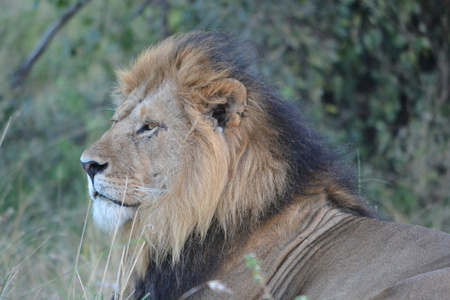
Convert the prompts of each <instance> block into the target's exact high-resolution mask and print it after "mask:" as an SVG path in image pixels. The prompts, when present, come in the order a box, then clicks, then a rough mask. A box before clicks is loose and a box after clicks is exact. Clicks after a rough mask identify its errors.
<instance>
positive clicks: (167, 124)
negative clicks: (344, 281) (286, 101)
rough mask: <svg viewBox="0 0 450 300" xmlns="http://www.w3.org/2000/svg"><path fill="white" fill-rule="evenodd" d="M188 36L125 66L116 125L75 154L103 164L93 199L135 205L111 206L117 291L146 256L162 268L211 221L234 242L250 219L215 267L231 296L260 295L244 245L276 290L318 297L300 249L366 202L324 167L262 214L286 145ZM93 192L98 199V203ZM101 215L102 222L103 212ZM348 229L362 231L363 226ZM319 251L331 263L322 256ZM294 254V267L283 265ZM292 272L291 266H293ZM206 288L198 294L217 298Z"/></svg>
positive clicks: (333, 231)
mask: <svg viewBox="0 0 450 300" xmlns="http://www.w3.org/2000/svg"><path fill="white" fill-rule="evenodd" d="M196 34H198V33H195V34H193V35H189V34H188V35H181V36H177V37H172V38H169V39H167V40H166V41H164V42H162V43H161V44H159V45H157V46H155V47H152V48H149V49H148V50H146V51H144V52H143V53H142V54H141V55H140V56H139V57H138V59H137V60H136V62H135V63H134V64H133V66H131V67H130V68H128V69H125V70H121V71H118V72H117V74H118V80H119V88H118V90H117V92H116V102H117V104H118V108H117V110H116V113H115V114H114V116H113V118H112V120H113V122H114V124H113V126H112V127H111V129H110V130H108V131H107V132H106V133H105V135H104V136H103V137H102V138H101V139H100V140H99V141H97V142H96V143H94V144H93V145H92V146H90V147H89V148H88V149H87V150H86V151H85V152H84V153H83V156H82V158H81V160H82V162H83V163H84V164H87V163H89V162H92V161H93V162H96V163H98V164H99V165H102V166H106V164H108V165H107V167H106V168H104V169H103V170H102V171H101V172H99V174H97V175H95V181H96V183H95V184H94V183H92V184H91V185H92V187H91V186H90V190H91V196H92V197H93V198H94V202H95V201H104V202H105V203H107V204H105V205H109V204H110V202H108V201H109V200H108V199H107V198H110V199H114V200H118V201H121V202H123V203H124V204H136V203H137V204H139V206H137V207H127V208H125V207H124V208H123V209H126V210H127V211H126V213H123V214H121V212H122V211H121V210H120V209H122V208H119V207H116V206H113V208H112V209H116V211H117V215H118V216H119V217H118V218H122V217H126V218H127V221H126V222H125V223H124V225H123V226H121V227H120V228H118V229H119V233H120V236H121V241H122V242H124V243H125V244H127V247H126V253H125V255H124V256H125V263H124V264H123V266H122V267H123V268H124V269H123V270H122V273H123V280H122V283H123V284H124V285H125V287H124V289H123V291H125V292H124V294H125V297H126V295H127V293H131V291H132V290H133V284H134V281H136V280H138V279H139V278H141V279H142V278H144V276H145V273H146V271H147V266H148V265H149V263H150V262H151V261H154V262H156V263H157V264H158V263H160V262H162V261H164V260H165V259H166V258H167V257H168V256H169V255H170V257H171V259H172V263H173V264H174V265H175V264H177V262H178V261H179V260H180V257H181V255H182V253H183V250H184V248H185V247H186V245H185V244H186V242H187V241H188V239H189V238H190V237H192V236H196V237H198V238H199V239H200V240H201V239H204V238H205V237H206V236H207V234H208V230H210V228H211V227H212V225H213V224H219V226H220V229H221V230H222V231H223V232H225V238H228V239H231V240H230V242H231V243H233V241H232V239H233V238H234V235H235V233H236V232H242V228H241V226H242V225H243V224H245V226H249V227H248V228H246V230H248V233H249V236H248V238H247V237H246V238H245V239H243V241H244V243H243V244H242V245H234V244H233V245H234V246H233V247H237V249H236V250H233V251H234V252H233V253H234V254H233V256H231V257H229V258H227V261H225V262H224V264H223V265H222V266H221V268H220V270H218V271H217V272H215V273H214V274H215V276H216V277H217V279H221V280H223V282H225V283H226V284H227V285H229V286H231V287H233V289H234V290H235V291H236V297H237V299H253V298H258V297H260V296H261V290H260V288H259V287H257V286H254V285H252V284H251V281H252V279H251V275H250V273H246V272H245V271H246V269H245V264H244V263H243V261H242V257H243V255H245V254H246V253H248V252H256V253H257V254H258V255H259V256H260V257H261V258H262V259H263V262H264V268H265V270H266V275H267V276H268V277H267V278H269V279H268V282H267V285H268V287H269V288H270V289H271V291H272V292H273V294H274V296H277V295H278V296H280V297H282V298H284V296H286V295H289V297H291V296H292V297H294V296H295V293H296V292H298V291H300V289H299V287H303V290H304V291H307V292H309V291H311V295H313V296H314V295H320V289H316V288H315V287H314V285H311V287H309V286H307V284H306V283H299V282H301V281H302V280H306V279H307V280H312V279H311V278H309V277H307V276H306V277H305V276H303V275H302V276H297V275H295V274H306V275H308V274H310V273H311V272H312V271H310V270H309V269H306V270H305V269H304V267H305V266H310V267H311V268H315V266H314V262H321V259H320V258H319V257H317V256H313V255H312V254H310V253H309V252H307V250H308V249H314V247H315V246H314V245H315V244H314V243H315V242H317V241H318V240H321V239H323V238H324V237H325V235H328V236H330V237H335V235H337V234H338V233H339V234H340V233H343V232H344V234H347V233H346V232H345V230H352V229H349V228H355V227H354V226H358V224H361V223H364V224H365V222H368V221H367V220H368V219H365V218H361V217H357V216H355V215H353V214H349V213H346V212H344V211H343V210H342V208H343V209H344V210H345V209H348V210H355V211H357V210H365V209H366V208H365V204H363V203H362V202H361V200H360V199H358V198H357V197H355V196H354V195H353V194H352V193H351V192H350V191H349V190H348V189H347V188H346V187H343V186H340V185H339V184H338V183H337V182H336V181H335V180H334V179H333V178H334V177H333V176H334V175H333V174H327V173H326V172H324V173H317V174H316V178H315V179H314V180H313V182H314V184H312V185H311V186H310V188H309V189H308V190H307V191H304V192H305V195H303V196H298V197H297V198H296V199H295V201H293V202H292V204H291V205H290V206H288V207H286V208H285V209H283V210H282V211H280V212H279V213H278V214H277V215H276V216H275V217H272V218H271V219H270V220H268V221H265V220H263V219H262V218H261V216H263V215H264V214H265V213H266V211H268V209H269V207H270V205H272V204H274V199H276V198H277V197H278V196H279V195H281V194H283V191H285V190H287V189H288V188H289V187H288V178H287V177H288V173H289V172H290V162H289V161H286V156H285V153H283V151H285V149H281V147H279V146H278V145H276V144H275V143H274V141H276V140H277V139H278V138H279V135H280V134H281V133H280V132H278V131H277V130H275V129H274V128H273V127H272V126H270V122H271V121H270V120H269V116H268V113H267V111H266V109H267V108H266V107H265V104H264V103H263V102H262V101H261V98H262V95H263V91H262V90H259V89H258V87H253V88H252V89H249V88H248V87H247V86H244V85H243V84H242V82H240V81H239V80H237V79H234V78H231V76H232V75H233V70H232V68H230V67H229V66H228V65H226V64H224V65H222V66H219V67H218V66H217V65H214V64H213V63H212V61H211V59H212V58H211V56H209V55H208V49H205V48H204V47H202V46H196V45H188V46H186V47H181V46H180V45H183V43H184V42H185V41H186V40H187V39H189V38H191V37H192V36H195V35H196ZM221 105H222V106H221ZM220 107H222V108H223V109H225V110H226V114H227V119H226V120H225V121H226V126H224V127H223V128H222V127H221V124H219V122H220V120H217V119H215V118H214V114H215V113H216V112H217V109H218V108H220ZM225 121H224V122H225ZM144 125H147V126H148V127H147V128H146V129H145V130H143V129H142V126H144ZM153 129H154V130H153ZM152 130H153V131H152ZM222 131H223V132H222ZM85 168H86V169H87V168H88V167H87V166H86V165H85ZM299 180H302V179H299ZM95 191H96V192H98V193H99V194H102V195H104V196H106V200H105V198H99V199H96V197H97V194H96V192H95ZM101 191H104V194H103V193H102V192H101ZM155 191H156V192H155ZM152 193H153V194H152ZM308 194H309V196H308ZM102 203H103V202H102ZM111 205H116V204H111ZM333 205H335V206H337V207H333ZM130 212H132V213H133V217H132V218H130V217H129V216H130ZM99 214H100V216H99V217H98V218H103V217H105V218H109V217H108V216H103V215H101V213H99ZM128 219H130V220H128ZM115 220H116V219H111V220H109V219H108V220H107V222H106V223H108V224H109V223H111V222H114V221H115ZM370 222H372V220H370ZM373 222H380V221H373ZM355 232H356V233H355V235H358V234H359V229H355ZM387 234H388V233H387ZM359 235H360V234H359ZM327 245H328V246H327V247H333V246H329V244H327ZM327 247H325V248H327ZM343 247H345V246H343ZM233 249H234V248H233ZM289 249H291V250H289ZM319 249H320V251H319ZM317 251H318V253H321V251H323V249H321V248H318V250H317ZM374 251H378V250H374ZM293 252H295V253H297V256H295V257H293V256H292V253H293ZM324 256H326V257H327V259H329V260H333V258H332V257H330V256H329V254H328V252H327V253H326V254H324ZM306 258H308V259H306ZM291 260H293V261H292V263H293V264H294V265H295V266H294V267H292V266H289V265H286V262H287V261H291ZM295 260H297V264H295ZM344 260H345V261H346V258H345V259H344V258H343V261H344ZM290 269H292V270H295V271H296V273H292V274H291V273H289V270H290ZM319 269H320V268H318V270H319ZM280 270H284V271H283V272H282V271H280ZM343 272H344V271H343ZM238 274H239V275H238ZM242 274H246V275H245V276H247V277H242ZM343 274H344V273H342V274H341V275H339V274H336V277H339V276H344V275H343ZM350 275H351V274H346V275H345V276H350ZM129 278H130V279H129ZM270 278H271V279H270ZM277 278H278V279H277ZM299 280H300V281H299ZM293 286H294V287H293ZM380 286H382V285H380ZM324 290H326V289H324ZM205 295H206V296H205V299H209V298H208V297H216V296H217V295H216V294H205ZM207 295H209V296H207ZM283 295H284V296H283ZM346 295H347V297H349V298H348V299H353V298H352V296H351V294H346ZM349 295H350V296H349ZM361 295H367V294H361ZM225 298H226V297H225ZM337 298H339V297H337ZM312 299H314V298H312Z"/></svg>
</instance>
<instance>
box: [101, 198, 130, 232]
mask: <svg viewBox="0 0 450 300" xmlns="http://www.w3.org/2000/svg"><path fill="white" fill-rule="evenodd" d="M135 211H136V209H135V208H132V207H123V206H119V205H117V204H115V203H112V202H111V201H107V200H103V199H98V198H97V199H95V200H94V201H93V205H92V216H93V218H94V221H95V223H96V224H97V226H98V227H100V229H102V230H103V231H105V232H108V233H111V232H114V231H115V230H116V228H117V229H120V228H122V227H123V225H124V224H125V223H126V222H128V221H130V220H131V219H133V217H134V213H135Z"/></svg>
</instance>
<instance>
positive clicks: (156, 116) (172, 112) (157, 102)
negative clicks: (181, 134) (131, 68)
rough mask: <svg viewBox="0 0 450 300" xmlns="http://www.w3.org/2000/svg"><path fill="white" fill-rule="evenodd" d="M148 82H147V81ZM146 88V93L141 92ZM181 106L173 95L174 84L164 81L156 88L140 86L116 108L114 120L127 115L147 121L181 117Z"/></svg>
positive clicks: (137, 119) (121, 118) (136, 119)
mask: <svg viewBox="0 0 450 300" xmlns="http://www.w3.org/2000/svg"><path fill="white" fill-rule="evenodd" d="M147 84H149V83H147ZM143 90H146V91H147V92H146V93H142V91H143ZM182 115H183V114H182V113H181V107H180V106H179V102H178V100H177V99H176V97H175V85H174V84H173V83H171V82H165V83H163V84H161V85H160V86H159V87H158V88H156V89H155V88H153V89H151V88H150V87H149V88H147V89H143V88H142V87H141V86H140V87H138V88H136V89H135V90H133V91H132V92H131V93H130V95H129V96H128V97H127V99H126V100H125V101H124V102H123V103H122V104H121V105H120V106H119V107H118V108H117V109H116V112H115V114H114V116H113V118H112V119H113V120H114V121H117V122H118V121H121V120H123V119H125V118H127V117H130V118H132V119H133V120H134V121H139V122H147V121H152V120H163V119H166V120H167V119H171V118H175V119H177V118H180V117H182Z"/></svg>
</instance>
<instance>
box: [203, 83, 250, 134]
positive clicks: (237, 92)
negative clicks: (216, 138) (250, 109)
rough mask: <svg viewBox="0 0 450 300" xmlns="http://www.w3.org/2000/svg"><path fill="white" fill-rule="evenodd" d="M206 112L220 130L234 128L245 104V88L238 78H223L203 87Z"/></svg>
mask: <svg viewBox="0 0 450 300" xmlns="http://www.w3.org/2000/svg"><path fill="white" fill-rule="evenodd" d="M203 96H204V97H205V98H206V99H207V101H208V104H207V109H206V114H207V115H208V116H209V117H210V118H212V119H214V120H215V122H216V124H217V126H218V127H219V129H220V130H221V131H223V132H224V131H225V130H234V129H235V128H237V127H238V126H239V124H240V122H241V118H242V113H243V112H244V110H245V107H246V106H247V89H246V88H245V86H244V85H243V84H242V83H241V82H240V81H238V80H236V79H232V78H225V79H221V80H218V81H215V82H213V83H211V84H210V85H208V86H207V87H205V88H204V90H203Z"/></svg>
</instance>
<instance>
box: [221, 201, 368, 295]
mask: <svg viewBox="0 0 450 300" xmlns="http://www.w3.org/2000/svg"><path fill="white" fill-rule="evenodd" d="M360 219H361V218H359V217H356V216H354V215H351V214H348V213H345V212H343V211H342V210H340V209H337V208H332V207H330V206H329V205H328V204H327V201H326V200H325V197H324V196H323V195H317V196H311V197H306V198H297V199H296V200H295V201H294V203H293V204H291V205H290V206H289V207H287V208H285V209H284V210H283V211H282V212H281V213H280V214H277V215H276V216H274V217H273V218H271V219H270V220H268V221H267V222H266V223H265V224H264V226H262V227H261V228H259V229H258V230H256V231H255V232H253V233H252V234H251V235H250V238H249V239H248V242H247V243H246V245H245V247H242V250H241V251H240V253H238V254H235V255H233V260H228V261H227V264H226V265H223V266H222V269H221V271H220V273H219V274H216V275H217V279H222V280H223V282H224V283H227V284H228V285H229V288H230V289H232V290H235V291H246V296H248V295H250V294H251V293H248V291H249V289H252V290H253V291H254V295H255V298H260V297H261V296H262V295H261V294H260V293H261V291H262V289H261V286H256V285H254V284H253V276H252V272H251V271H250V270H248V269H247V267H246V264H245V261H244V257H245V255H247V254H248V253H250V252H252V253H255V254H256V256H257V257H258V259H259V260H260V266H261V268H262V274H264V276H265V279H266V283H265V287H266V288H267V289H268V290H270V291H271V293H272V295H273V296H274V297H275V298H277V297H276V295H285V296H286V294H285V292H286V291H287V290H290V291H295V288H292V287H290V288H289V289H288V287H289V284H290V283H294V282H295V284H296V285H298V282H302V281H303V280H306V279H307V278H306V277H305V278H300V279H299V278H298V276H303V275H304V274H308V273H309V271H308V268H309V266H307V265H306V264H307V262H308V261H310V258H311V257H312V256H313V255H314V254H315V253H316V252H317V251H318V250H319V249H321V248H325V247H328V246H329V243H328V241H329V240H331V239H332V236H334V235H335V234H337V232H336V231H341V230H345V228H347V227H348V226H352V224H353V223H355V222H358V221H359V220H360ZM300 257H301V259H299V258H300ZM237 274H242V275H240V276H238V275H237ZM299 274H300V275H299ZM243 296H244V295H243ZM295 296H298V295H292V297H291V298H292V299H293V298H295ZM236 299H240V297H239V295H236ZM287 299H289V297H287Z"/></svg>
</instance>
